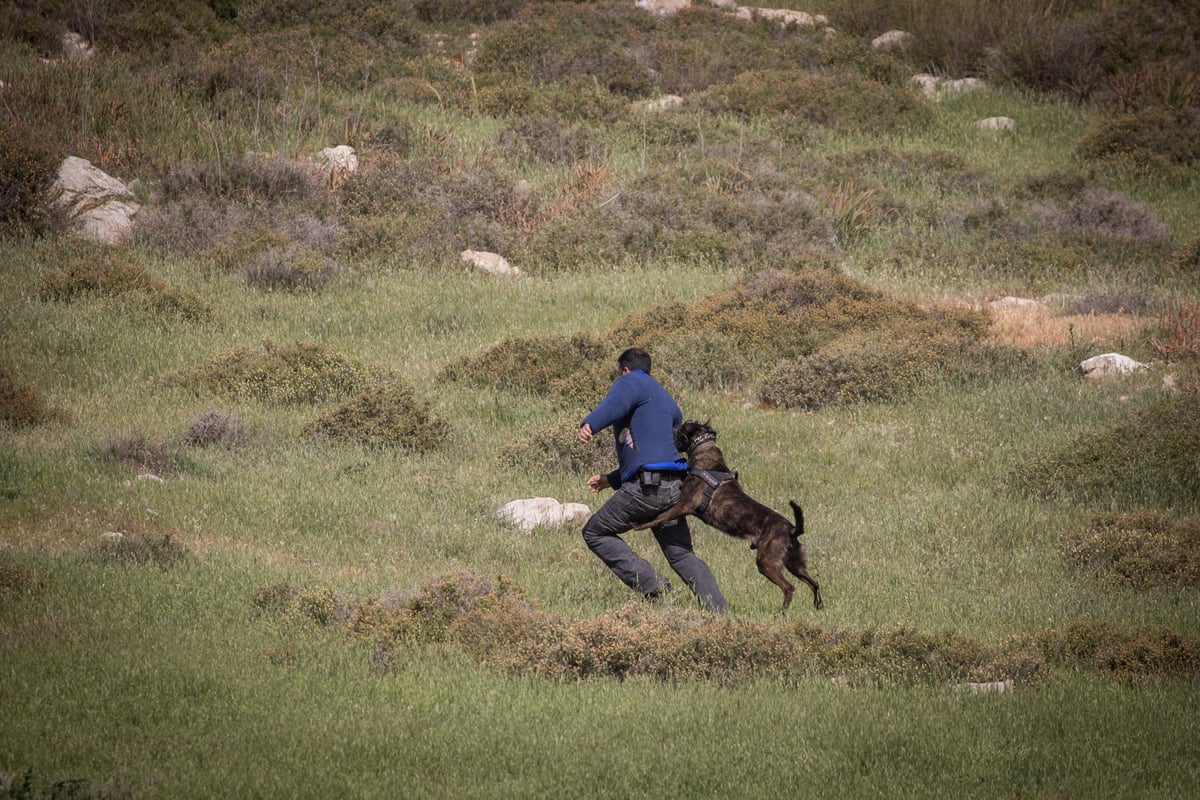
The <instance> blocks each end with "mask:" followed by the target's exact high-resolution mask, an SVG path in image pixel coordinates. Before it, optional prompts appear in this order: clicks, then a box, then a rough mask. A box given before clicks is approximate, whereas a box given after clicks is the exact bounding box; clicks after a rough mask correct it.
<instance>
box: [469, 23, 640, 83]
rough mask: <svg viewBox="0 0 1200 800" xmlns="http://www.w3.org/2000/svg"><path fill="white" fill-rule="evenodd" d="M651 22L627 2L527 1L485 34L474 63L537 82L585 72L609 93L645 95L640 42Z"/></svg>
mask: <svg viewBox="0 0 1200 800" xmlns="http://www.w3.org/2000/svg"><path fill="white" fill-rule="evenodd" d="M654 24H655V22H654V19H653V17H652V16H651V15H648V14H646V13H645V12H643V11H641V10H640V9H637V8H634V7H633V6H632V5H628V6H616V5H607V6H606V7H603V8H600V7H598V6H596V5H593V4H577V3H554V4H540V3H539V4H531V5H529V6H526V7H525V8H524V9H523V10H522V11H521V13H519V14H518V15H516V17H515V18H514V19H513V20H512V21H511V22H509V23H507V24H505V25H498V26H495V27H493V28H491V29H489V30H488V31H486V32H485V33H484V35H483V36H482V37H481V38H480V41H479V49H478V53H477V54H476V57H475V60H474V64H473V66H474V69H475V70H476V71H477V72H478V73H481V74H487V73H514V74H517V75H522V76H527V77H529V78H531V79H533V80H534V81H535V82H536V83H538V84H549V83H555V82H559V81H563V80H566V79H568V78H570V77H571V76H578V75H587V76H590V77H591V79H592V80H593V81H594V82H595V83H596V85H598V86H600V87H603V88H604V89H605V90H606V91H608V92H611V93H613V94H617V95H621V96H624V97H627V98H638V97H645V96H647V95H648V94H649V93H650V91H651V90H652V88H653V86H654V76H653V73H652V71H651V70H650V69H649V68H648V67H647V66H646V65H645V64H644V63H642V61H641V60H640V58H639V56H640V52H639V43H640V42H641V41H642V40H643V39H644V38H645V37H646V36H647V35H648V34H649V33H650V32H651V30H652V29H653V26H654Z"/></svg>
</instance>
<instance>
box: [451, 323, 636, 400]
mask: <svg viewBox="0 0 1200 800" xmlns="http://www.w3.org/2000/svg"><path fill="white" fill-rule="evenodd" d="M618 353H619V350H618V349H615V348H614V346H612V345H606V344H604V343H603V342H602V341H601V340H600V339H598V338H595V337H591V336H586V335H576V336H541V337H531V338H526V339H507V340H505V341H503V342H500V343H498V344H496V345H493V346H492V347H490V348H488V349H487V350H486V351H484V352H483V353H481V354H479V355H475V356H468V357H465V358H462V359H459V360H457V361H455V362H453V363H451V364H450V365H448V366H447V367H446V368H445V369H444V370H443V371H442V376H441V377H442V379H444V380H451V381H462V382H464V383H467V384H471V385H475V386H485V387H490V388H495V389H502V390H506V391H511V392H517V393H530V394H537V395H542V396H546V397H552V398H556V399H558V400H560V401H564V402H569V403H572V404H573V405H574V407H579V406H586V405H588V404H589V403H594V402H595V400H596V398H597V397H603V396H604V393H605V392H607V391H608V387H609V385H610V384H611V382H612V380H613V378H614V377H616V376H615V374H614V369H615V367H614V365H615V364H616V362H617V354H618Z"/></svg>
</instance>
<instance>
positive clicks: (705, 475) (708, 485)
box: [688, 469, 737, 516]
mask: <svg viewBox="0 0 1200 800" xmlns="http://www.w3.org/2000/svg"><path fill="white" fill-rule="evenodd" d="M688 474H689V475H695V476H696V477H697V478H699V479H700V480H702V481H704V496H703V497H701V498H700V504H699V505H698V506H696V515H697V516H702V515H703V514H704V512H706V511H708V504H709V503H711V502H712V496H713V492H715V491H716V490H717V487H718V486H720V485H721V484H722V483H725V481H736V480H737V473H736V472H725V471H724V470H711V469H688Z"/></svg>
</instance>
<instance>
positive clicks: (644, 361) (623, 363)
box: [617, 347, 650, 374]
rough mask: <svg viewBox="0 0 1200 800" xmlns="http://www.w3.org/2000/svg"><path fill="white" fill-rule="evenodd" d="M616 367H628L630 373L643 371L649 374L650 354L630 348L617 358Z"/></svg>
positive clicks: (639, 349)
mask: <svg viewBox="0 0 1200 800" xmlns="http://www.w3.org/2000/svg"><path fill="white" fill-rule="evenodd" d="M617 366H618V367H622V368H624V367H629V369H630V371H636V370H639V369H640V370H643V371H644V372H646V373H647V374H649V372H650V354H649V353H647V352H646V351H645V350H642V349H641V348H639V347H631V348H629V349H628V350H626V351H625V352H624V353H621V355H619V356H617Z"/></svg>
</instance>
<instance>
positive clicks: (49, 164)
mask: <svg viewBox="0 0 1200 800" xmlns="http://www.w3.org/2000/svg"><path fill="white" fill-rule="evenodd" d="M61 161H62V157H61V156H59V155H58V154H57V153H55V152H54V150H53V149H52V147H51V146H50V145H48V144H47V143H46V142H45V141H44V140H42V139H41V138H40V137H37V136H35V135H33V132H32V131H29V130H26V129H23V128H21V127H20V126H17V125H13V124H9V123H7V122H6V123H5V124H3V125H2V126H0V237H8V236H20V235H24V234H28V233H32V234H43V233H47V232H49V231H51V230H54V229H56V228H57V227H59V226H60V225H61V223H62V217H63V215H62V213H61V211H59V210H57V209H56V208H55V206H54V205H53V204H52V203H51V202H50V196H49V195H50V186H51V185H52V184H53V183H54V180H55V178H56V177H57V175H58V165H59V163H60V162H61Z"/></svg>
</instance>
